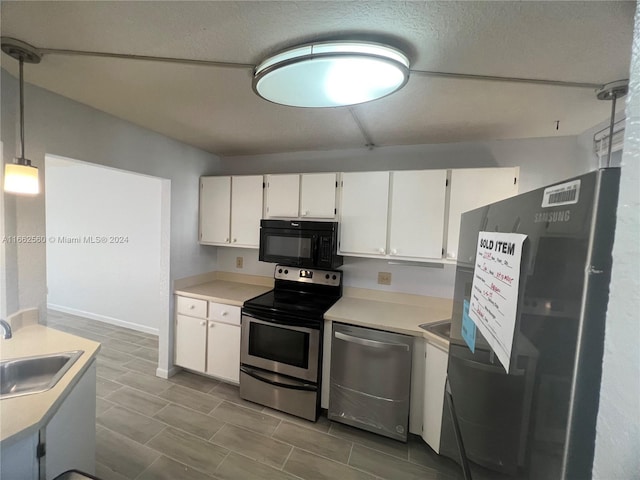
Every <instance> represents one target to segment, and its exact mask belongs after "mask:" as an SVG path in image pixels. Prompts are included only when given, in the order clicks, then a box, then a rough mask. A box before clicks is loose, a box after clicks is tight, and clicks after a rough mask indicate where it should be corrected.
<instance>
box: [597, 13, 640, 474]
mask: <svg viewBox="0 0 640 480" xmlns="http://www.w3.org/2000/svg"><path fill="white" fill-rule="evenodd" d="M626 101H627V109H626V115H627V120H626V128H625V140H624V153H623V156H622V176H621V180H620V198H619V201H618V212H617V216H618V218H617V223H616V236H615V243H614V246H613V270H612V278H611V286H610V297H609V309H608V311H607V326H606V332H605V352H604V362H603V372H602V384H601V390H600V408H599V411H598V423H597V427H596V428H597V433H596V435H597V436H596V449H595V458H594V464H593V477H594V478H596V479H602V480H609V479H631V478H639V476H640V456H639V455H638V452H640V321H639V312H640V266H639V259H640V10H637V11H636V16H635V31H634V36H633V54H632V58H631V71H630V89H629V95H628V96H627V98H626Z"/></svg>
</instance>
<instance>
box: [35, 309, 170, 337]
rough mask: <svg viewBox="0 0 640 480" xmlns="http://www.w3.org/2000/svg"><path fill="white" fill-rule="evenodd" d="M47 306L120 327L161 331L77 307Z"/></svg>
mask: <svg viewBox="0 0 640 480" xmlns="http://www.w3.org/2000/svg"><path fill="white" fill-rule="evenodd" d="M47 308H48V309H50V310H55V311H56V312H62V313H69V314H71V315H76V316H78V317H84V318H89V319H91V320H97V321H99V322H104V323H108V324H111V325H116V326H118V327H124V328H130V329H131V330H137V331H138V332H145V333H150V334H152V335H158V334H159V331H158V329H157V328H152V327H147V326H146V325H139V324H137V323H132V322H126V321H124V320H120V319H118V318H113V317H108V316H106V315H99V314H97V313H92V312H85V311H83V310H78V309H76V308H70V307H65V306H62V305H55V304H52V303H48V304H47Z"/></svg>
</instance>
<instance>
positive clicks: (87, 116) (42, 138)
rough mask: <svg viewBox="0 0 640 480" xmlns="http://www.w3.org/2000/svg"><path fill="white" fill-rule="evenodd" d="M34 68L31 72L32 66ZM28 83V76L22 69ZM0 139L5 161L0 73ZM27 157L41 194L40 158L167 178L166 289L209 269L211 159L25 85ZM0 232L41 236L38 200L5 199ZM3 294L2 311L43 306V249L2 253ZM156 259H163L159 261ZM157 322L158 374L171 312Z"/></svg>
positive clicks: (12, 88) (12, 122)
mask: <svg viewBox="0 0 640 480" xmlns="http://www.w3.org/2000/svg"><path fill="white" fill-rule="evenodd" d="M34 68H35V67H34ZM27 79H28V71H27ZM0 87H1V95H2V102H1V105H0V107H1V112H0V113H1V117H2V125H1V130H0V132H1V137H0V138H1V140H2V141H3V142H4V158H5V159H7V158H11V157H13V156H15V155H16V150H15V148H16V142H15V132H16V125H18V111H17V104H16V102H15V99H16V98H17V97H18V82H17V80H16V78H14V77H13V76H11V75H10V74H9V73H8V72H6V71H5V70H4V69H3V70H1V78H0ZM25 114H26V118H25V133H26V156H27V158H29V159H31V160H32V161H33V164H34V165H35V166H37V167H38V168H39V169H40V173H41V175H42V178H41V185H42V187H43V189H44V177H45V176H46V173H47V172H46V169H45V165H44V158H45V154H52V155H58V156H61V157H66V158H73V159H77V160H81V161H90V162H93V163H96V164H99V165H104V166H110V167H114V168H119V169H122V170H128V171H132V172H136V173H141V174H145V175H152V176H155V177H160V178H165V179H169V180H171V196H170V203H169V202H167V203H166V204H165V205H164V207H165V208H170V209H171V227H170V230H169V231H167V232H166V234H167V237H168V238H167V239H166V240H163V241H165V242H166V243H167V244H170V249H171V250H170V251H171V255H170V260H169V263H170V268H169V269H167V271H170V276H169V277H168V278H163V279H162V281H163V282H165V284H167V285H168V286H169V288H170V284H171V282H172V281H173V280H175V279H177V278H183V277H188V276H192V275H198V274H200V273H205V272H209V271H211V270H215V269H216V260H215V258H216V254H215V249H214V248H207V247H201V246H200V245H199V244H198V238H197V237H198V189H199V187H198V185H199V177H200V176H201V175H209V174H213V173H216V172H217V170H218V168H219V163H218V161H219V159H218V157H216V156H215V155H211V154H209V153H207V152H204V151H202V150H199V149H197V148H194V147H191V146H188V145H185V144H183V143H180V142H178V141H175V140H172V139H170V138H168V137H165V136H163V135H160V134H157V133H155V132H152V131H150V130H147V129H144V128H141V127H138V126H137V125H134V124H132V123H129V122H126V121H124V120H121V119H118V118H116V117H113V116H111V115H109V114H106V113H104V112H101V111H99V110H96V109H93V108H91V107H88V106H86V105H83V104H80V103H78V102H75V101H72V100H69V99H68V98H65V97H62V96H60V95H56V94H54V93H51V92H49V91H47V90H44V89H42V88H39V87H35V86H33V85H30V84H26V85H25ZM4 198H5V205H4V208H5V235H14V234H17V235H45V234H46V228H45V201H44V195H38V196H36V197H32V198H30V197H25V196H21V197H17V196H14V195H9V194H6V195H5V197H4ZM5 257H6V263H7V268H6V279H7V284H6V290H7V297H8V300H7V303H9V302H11V307H10V309H8V313H9V314H11V313H12V312H13V311H17V310H19V309H21V308H27V307H33V306H37V307H40V308H41V310H44V306H45V304H46V250H45V246H44V245H43V244H23V245H19V246H18V247H17V248H16V249H15V250H14V249H12V250H10V249H9V248H7V251H6V253H5ZM161 261H164V260H162V259H161ZM166 310H167V311H166V312H165V313H164V314H163V316H164V319H163V320H162V321H161V325H160V351H159V368H160V371H159V373H160V374H166V371H167V370H168V369H169V368H170V367H171V364H172V360H171V359H172V358H173V327H172V325H173V322H172V321H171V319H172V315H171V311H170V308H167V309H166Z"/></svg>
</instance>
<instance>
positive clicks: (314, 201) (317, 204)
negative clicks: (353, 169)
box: [265, 173, 337, 219]
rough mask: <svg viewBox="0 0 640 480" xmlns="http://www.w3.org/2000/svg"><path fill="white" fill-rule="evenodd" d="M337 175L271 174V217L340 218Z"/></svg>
mask: <svg viewBox="0 0 640 480" xmlns="http://www.w3.org/2000/svg"><path fill="white" fill-rule="evenodd" d="M336 178H337V176H336V174H335V173H303V174H301V175H299V174H287V175H267V177H266V183H267V189H266V194H265V205H266V208H265V216H266V217H267V218H309V219H313V218H318V219H334V218H335V217H336V210H335V209H336Z"/></svg>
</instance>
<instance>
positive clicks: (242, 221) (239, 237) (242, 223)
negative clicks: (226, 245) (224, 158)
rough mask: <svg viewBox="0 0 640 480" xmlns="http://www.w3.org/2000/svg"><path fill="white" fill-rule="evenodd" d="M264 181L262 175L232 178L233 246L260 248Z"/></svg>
mask: <svg viewBox="0 0 640 480" xmlns="http://www.w3.org/2000/svg"><path fill="white" fill-rule="evenodd" d="M262 181H263V179H262V175H251V176H244V177H232V188H231V244H232V245H236V246H241V247H255V248H258V244H259V242H260V219H261V218H262Z"/></svg>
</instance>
